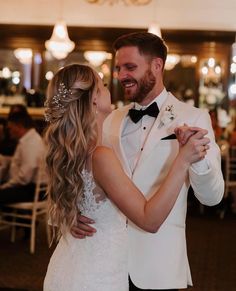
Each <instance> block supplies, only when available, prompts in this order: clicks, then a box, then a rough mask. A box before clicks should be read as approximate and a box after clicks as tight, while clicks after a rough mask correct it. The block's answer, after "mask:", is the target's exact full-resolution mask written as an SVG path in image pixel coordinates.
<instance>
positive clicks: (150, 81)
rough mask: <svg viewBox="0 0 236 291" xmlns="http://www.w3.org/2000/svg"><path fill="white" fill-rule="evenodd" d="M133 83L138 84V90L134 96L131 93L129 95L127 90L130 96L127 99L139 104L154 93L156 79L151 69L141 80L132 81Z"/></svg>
mask: <svg viewBox="0 0 236 291" xmlns="http://www.w3.org/2000/svg"><path fill="white" fill-rule="evenodd" d="M131 81H132V82H135V83H136V85H137V89H136V91H135V92H134V93H133V94H132V93H131V92H130V94H129V92H128V90H127V92H128V94H127V95H126V97H127V99H128V100H130V101H134V102H137V103H141V102H142V101H143V100H144V99H145V98H146V97H147V95H148V94H149V93H150V92H151V91H152V89H153V88H154V86H155V84H156V78H155V76H154V75H153V73H152V71H151V70H150V69H148V70H147V71H146V72H145V73H144V76H143V77H142V78H141V79H140V80H138V81H137V80H136V79H132V80H131ZM131 94H132V95H131Z"/></svg>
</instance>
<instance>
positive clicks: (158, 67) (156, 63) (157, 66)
mask: <svg viewBox="0 0 236 291" xmlns="http://www.w3.org/2000/svg"><path fill="white" fill-rule="evenodd" d="M152 65H153V69H154V70H155V71H156V72H162V71H163V69H164V68H163V66H164V63H163V60H162V59H161V58H154V59H153V60H152Z"/></svg>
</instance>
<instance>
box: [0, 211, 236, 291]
mask: <svg viewBox="0 0 236 291" xmlns="http://www.w3.org/2000/svg"><path fill="white" fill-rule="evenodd" d="M189 212H191V216H190V215H189V216H188V219H187V240H188V254H189V260H190V266H191V270H192V276H193V282H194V287H192V288H189V289H188V290H189V291H235V290H236V217H233V216H232V215H230V214H227V215H226V217H225V218H224V219H223V220H220V219H219V217H218V216H217V215H216V213H215V211H209V210H208V209H206V211H205V213H204V215H202V216H200V215H199V213H198V211H195V212H194V211H189ZM52 251H53V249H50V250H49V249H48V247H47V243H46V234H45V231H44V229H43V228H42V227H41V226H40V225H39V227H38V230H37V244H36V253H35V254H34V255H30V253H29V242H28V241H27V240H24V239H23V232H22V231H21V230H18V233H17V241H16V242H15V243H14V244H13V243H10V235H9V230H4V231H1V232H0V290H5V291H8V290H9V291H10V290H11V291H14V290H15V291H20V290H21V291H42V282H43V278H44V275H45V272H46V267H47V264H48V261H49V258H50V255H51V253H52ZM1 287H2V288H1ZM17 288H18V289H17ZM185 290H186V289H185ZM65 291H68V290H65ZM78 291H79V290H78ZM97 291H102V290H97ZM121 291H122V290H121Z"/></svg>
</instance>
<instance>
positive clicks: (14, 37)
mask: <svg viewBox="0 0 236 291" xmlns="http://www.w3.org/2000/svg"><path fill="white" fill-rule="evenodd" d="M52 30H53V26H44V25H12V24H0V43H1V44H0V47H1V48H13V49H15V48H17V47H31V48H33V49H35V50H44V42H45V41H46V40H47V39H49V38H50V37H51V34H52ZM135 31H144V29H132V28H111V27H74V26H70V27H68V32H69V36H70V38H71V39H72V40H73V41H75V43H76V50H87V49H91V48H93V49H94V50H100V49H104V50H107V51H111V50H112V48H111V47H112V43H113V41H114V40H115V39H116V38H117V37H119V36H120V35H122V34H125V33H131V32H135ZM162 35H163V38H164V39H165V41H166V42H167V44H168V45H169V46H170V44H172V43H175V44H178V45H179V46H180V47H183V46H186V48H190V49H192V50H193V48H194V47H195V50H196V49H197V45H198V44H199V43H204V42H206V43H209V42H217V43H225V44H229V45H230V44H232V43H233V42H234V38H235V33H234V32H229V31H227V32H226V31H199V30H194V31H193V30H162Z"/></svg>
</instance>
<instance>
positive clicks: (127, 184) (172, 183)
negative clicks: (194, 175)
mask: <svg viewBox="0 0 236 291" xmlns="http://www.w3.org/2000/svg"><path fill="white" fill-rule="evenodd" d="M206 133H207V131H205V130H199V131H198V132H197V133H195V134H194V135H193V136H191V137H190V138H189V140H188V142H187V143H186V144H185V145H183V146H181V147H180V151H179V153H178V155H177V157H176V159H175V161H174V163H173V165H172V167H171V169H170V171H169V174H168V175H167V177H166V179H165V180H164V182H163V183H162V185H161V187H160V188H159V190H158V191H157V192H156V193H155V194H154V195H153V196H152V198H151V199H150V200H148V201H147V200H146V198H145V197H144V196H143V194H142V193H141V192H140V191H139V189H138V188H137V187H136V186H135V185H134V183H133V182H132V181H131V180H130V179H129V178H128V176H127V175H126V174H125V173H124V171H123V169H122V166H121V164H120V162H119V160H118V159H117V158H116V156H115V155H114V153H113V151H112V150H111V149H109V148H106V147H98V148H97V149H96V150H95V152H94V154H93V174H94V178H95V180H96V182H97V183H98V184H99V185H100V186H101V187H102V188H103V189H104V191H105V192H106V194H107V195H108V197H109V198H110V199H111V200H112V201H113V202H114V203H115V204H116V205H117V207H118V208H119V209H120V210H121V211H122V212H123V213H124V214H125V215H126V216H127V217H128V218H129V219H130V220H132V221H133V222H134V223H135V224H136V225H138V226H139V227H141V228H142V229H144V230H146V231H149V232H156V231H157V230H158V228H159V227H160V226H161V224H162V223H163V221H164V220H165V219H166V217H167V215H168V214H169V212H170V210H171V209H172V207H173V205H174V203H175V201H176V199H177V197H178V194H179V192H180V190H181V188H182V186H183V183H184V181H185V178H186V175H187V174H188V169H189V166H190V165H191V164H192V163H194V162H196V161H199V160H200V159H202V158H203V157H204V156H205V154H206V151H205V150H204V147H203V145H206V144H207V143H208V142H209V140H208V138H204V136H205V134H206ZM153 162H155V161H153ZM156 162H157V161H156ZM147 174H148V173H147ZM144 178H145V177H144Z"/></svg>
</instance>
